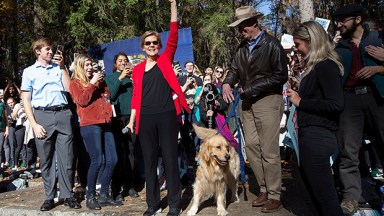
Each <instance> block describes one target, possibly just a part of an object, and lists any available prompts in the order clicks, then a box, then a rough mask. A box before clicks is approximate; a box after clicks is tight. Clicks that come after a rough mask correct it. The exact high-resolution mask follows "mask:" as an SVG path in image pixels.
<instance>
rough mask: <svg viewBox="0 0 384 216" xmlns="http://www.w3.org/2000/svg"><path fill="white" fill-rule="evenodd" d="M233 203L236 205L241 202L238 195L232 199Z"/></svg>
mask: <svg viewBox="0 0 384 216" xmlns="http://www.w3.org/2000/svg"><path fill="white" fill-rule="evenodd" d="M231 202H236V203H238V202H240V199H239V196H238V195H236V196H233V197H232V198H231Z"/></svg>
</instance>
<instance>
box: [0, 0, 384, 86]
mask: <svg viewBox="0 0 384 216" xmlns="http://www.w3.org/2000/svg"><path fill="white" fill-rule="evenodd" d="M177 3H178V17H179V25H180V28H185V27H191V28H192V36H193V50H194V57H195V62H196V64H197V65H198V66H199V67H200V69H204V68H205V67H208V66H216V65H223V66H227V65H228V64H229V63H230V61H231V58H232V56H233V53H234V51H235V49H236V47H237V45H238V44H239V42H240V40H241V39H240V35H239V33H238V32H237V29H236V28H229V27H227V25H228V24H229V23H231V22H232V21H233V20H234V12H235V9H236V8H237V7H239V6H241V5H250V6H253V7H255V8H256V9H260V7H261V6H262V5H268V7H269V10H268V11H269V12H268V13H266V14H264V17H263V18H262V19H261V20H260V24H261V26H262V27H263V29H265V30H267V31H268V32H269V33H270V34H272V35H274V36H276V37H277V38H280V37H281V35H282V34H283V33H288V34H290V33H292V31H293V29H294V28H295V26H297V25H298V24H299V23H300V22H303V21H307V20H311V19H314V18H315V17H321V18H325V19H331V15H332V13H333V12H334V11H335V10H336V9H337V8H338V7H340V6H342V5H346V4H352V3H358V4H361V5H363V6H364V8H365V10H366V17H364V18H365V19H366V20H370V19H376V20H378V21H379V23H384V20H383V19H384V18H383V14H384V0H178V1H177ZM169 15H170V14H169V2H168V0H1V1H0V20H1V22H0V88H4V87H5V85H6V82H7V81H9V80H13V81H15V82H16V83H17V84H18V85H20V80H21V76H22V71H23V70H24V68H26V67H27V66H29V65H31V64H33V63H34V61H35V60H36V59H35V56H34V54H33V52H32V49H31V43H32V40H33V39H34V38H36V37H37V36H46V37H49V38H51V39H52V40H53V41H55V43H56V44H63V45H64V50H65V59H66V64H67V65H69V64H70V63H71V62H72V60H73V53H75V52H78V53H86V51H87V50H88V48H89V47H91V46H95V45H98V44H103V43H107V42H111V41H117V40H122V39H127V38H132V37H136V36H140V35H141V34H142V33H143V32H144V31H146V30H156V31H158V32H163V31H168V29H169V19H170V17H169ZM334 28H335V26H334V24H333V22H331V25H330V27H329V29H328V31H329V34H330V35H331V36H332V35H333V32H334Z"/></svg>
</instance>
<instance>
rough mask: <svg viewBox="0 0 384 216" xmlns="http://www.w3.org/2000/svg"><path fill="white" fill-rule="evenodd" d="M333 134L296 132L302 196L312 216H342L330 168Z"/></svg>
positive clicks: (317, 129) (320, 130)
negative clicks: (297, 133)
mask: <svg viewBox="0 0 384 216" xmlns="http://www.w3.org/2000/svg"><path fill="white" fill-rule="evenodd" d="M336 147H337V139H336V134H335V133H334V132H332V131H330V130H328V129H327V128H324V127H317V126H311V127H305V128H300V129H299V155H300V173H299V175H298V185H301V187H302V190H300V191H301V194H302V196H303V198H304V200H305V201H306V203H307V204H308V206H309V207H310V208H311V210H312V212H313V214H314V215H324V216H325V215H326V216H331V215H340V216H342V215H343V212H342V210H341V208H340V202H339V199H338V196H337V192H336V188H335V183H334V180H333V176H332V170H331V166H330V160H329V158H330V156H331V155H332V154H333V153H334V152H335V151H336Z"/></svg>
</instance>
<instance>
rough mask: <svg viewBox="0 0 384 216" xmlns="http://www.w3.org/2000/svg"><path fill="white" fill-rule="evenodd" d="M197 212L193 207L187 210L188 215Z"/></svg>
mask: <svg viewBox="0 0 384 216" xmlns="http://www.w3.org/2000/svg"><path fill="white" fill-rule="evenodd" d="M196 213H197V209H194V208H191V209H189V211H188V212H187V215H188V216H195V215H196Z"/></svg>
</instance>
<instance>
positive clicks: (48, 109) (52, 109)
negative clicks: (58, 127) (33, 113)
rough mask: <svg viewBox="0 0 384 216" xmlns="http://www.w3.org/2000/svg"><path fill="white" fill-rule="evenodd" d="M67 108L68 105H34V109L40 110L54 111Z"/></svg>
mask: <svg viewBox="0 0 384 216" xmlns="http://www.w3.org/2000/svg"><path fill="white" fill-rule="evenodd" d="M67 109H68V105H57V106H50V107H35V110H41V111H54V112H60V111H64V110H67Z"/></svg>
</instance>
